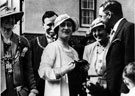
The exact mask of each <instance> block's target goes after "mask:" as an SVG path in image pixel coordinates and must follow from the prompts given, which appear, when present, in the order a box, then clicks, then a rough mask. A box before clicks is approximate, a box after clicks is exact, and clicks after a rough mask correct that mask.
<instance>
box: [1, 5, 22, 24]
mask: <svg viewBox="0 0 135 96" xmlns="http://www.w3.org/2000/svg"><path fill="white" fill-rule="evenodd" d="M23 14H24V12H21V11H20V12H15V8H14V9H10V8H8V7H5V8H3V9H1V10H0V19H4V18H6V17H8V16H14V17H15V22H16V23H17V22H18V21H19V20H21V18H22V16H23Z"/></svg>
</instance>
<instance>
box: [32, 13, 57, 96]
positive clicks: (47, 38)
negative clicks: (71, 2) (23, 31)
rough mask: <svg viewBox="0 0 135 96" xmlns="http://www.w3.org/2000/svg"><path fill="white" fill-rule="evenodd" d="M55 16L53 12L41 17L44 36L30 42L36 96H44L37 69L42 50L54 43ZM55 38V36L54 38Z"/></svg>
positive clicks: (42, 83)
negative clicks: (36, 90)
mask: <svg viewBox="0 0 135 96" xmlns="http://www.w3.org/2000/svg"><path fill="white" fill-rule="evenodd" d="M56 17H57V14H56V13H55V12H53V11H46V12H45V13H44V15H43V16H42V25H43V28H44V30H45V34H43V35H42V36H40V37H37V38H34V39H33V40H31V41H30V44H31V50H32V65H33V71H34V75H35V79H36V84H37V89H38V91H39V94H38V96H44V86H45V85H44V84H45V81H44V80H43V79H41V78H40V77H39V75H38V68H39V65H40V61H41V55H42V52H43V49H44V48H45V47H46V45H47V44H48V43H51V42H53V41H55V38H54V37H55V36H56V34H55V32H54V31H53V25H54V20H55V19H56ZM56 37H57V36H56Z"/></svg>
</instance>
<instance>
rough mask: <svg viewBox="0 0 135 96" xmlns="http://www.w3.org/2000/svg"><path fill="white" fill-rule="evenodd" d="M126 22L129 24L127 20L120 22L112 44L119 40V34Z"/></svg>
mask: <svg viewBox="0 0 135 96" xmlns="http://www.w3.org/2000/svg"><path fill="white" fill-rule="evenodd" d="M125 22H127V20H126V19H125V18H124V19H123V20H122V21H121V22H120V24H119V25H118V28H117V30H116V33H115V35H114V37H113V39H112V43H113V42H114V41H116V40H115V39H118V38H117V35H118V33H119V32H120V31H121V28H122V27H123V25H124V23H125ZM112 43H111V44H112Z"/></svg>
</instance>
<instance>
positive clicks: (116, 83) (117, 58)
mask: <svg viewBox="0 0 135 96" xmlns="http://www.w3.org/2000/svg"><path fill="white" fill-rule="evenodd" d="M131 61H134V24H133V23H130V22H128V21H127V20H126V19H123V20H122V21H121V22H120V24H119V26H118V29H117V31H116V33H115V35H114V38H113V40H112V43H111V45H110V48H109V50H108V53H107V57H106V62H107V63H106V64H107V76H106V77H107V83H108V90H109V94H110V95H109V96H120V87H121V83H122V72H123V68H124V67H125V65H127V64H128V63H129V62H131Z"/></svg>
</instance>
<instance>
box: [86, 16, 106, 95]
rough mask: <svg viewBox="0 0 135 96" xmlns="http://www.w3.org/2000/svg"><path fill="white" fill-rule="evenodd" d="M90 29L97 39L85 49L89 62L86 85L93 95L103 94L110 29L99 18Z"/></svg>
mask: <svg viewBox="0 0 135 96" xmlns="http://www.w3.org/2000/svg"><path fill="white" fill-rule="evenodd" d="M90 31H91V32H92V34H93V36H94V38H95V40H96V41H95V42H94V43H91V44H89V45H87V46H85V49H84V54H83V59H85V60H87V61H88V62H89V70H88V77H89V80H88V82H87V84H86V86H87V88H88V90H89V93H90V94H91V95H92V96H102V95H101V93H100V91H101V90H102V88H103V89H104V88H106V81H105V80H104V75H105V70H106V60H105V57H106V53H107V51H108V47H109V36H108V32H109V30H107V29H106V26H105V24H104V23H103V22H101V21H100V19H99V18H97V19H95V20H94V21H93V22H92V24H91V26H90ZM100 88H101V89H100ZM93 89H94V90H93ZM97 94H99V95H97ZM102 94H103V93H102ZM103 96H104V95H103Z"/></svg>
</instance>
